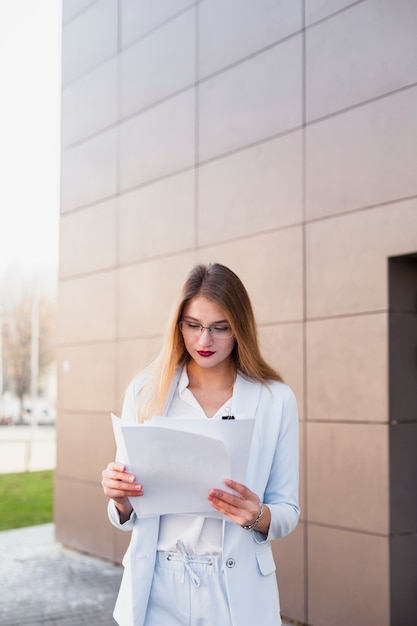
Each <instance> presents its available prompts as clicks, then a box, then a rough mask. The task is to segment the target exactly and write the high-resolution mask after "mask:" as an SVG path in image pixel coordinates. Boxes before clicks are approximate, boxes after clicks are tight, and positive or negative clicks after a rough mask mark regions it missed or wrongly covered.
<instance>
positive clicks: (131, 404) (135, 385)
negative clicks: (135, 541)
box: [107, 379, 143, 531]
mask: <svg viewBox="0 0 417 626" xmlns="http://www.w3.org/2000/svg"><path fill="white" fill-rule="evenodd" d="M142 385H143V382H142V381H138V379H135V380H133V381H132V382H131V383H130V385H129V387H128V388H127V390H126V393H125V396H124V400H123V408H122V415H121V420H122V422H123V423H125V424H134V423H136V421H137V417H136V408H137V398H138V393H139V391H140V388H141V386H142ZM117 458H119V454H118V451H116V459H117ZM107 514H108V517H109V520H110V522H111V523H112V524H113V526H115V527H116V528H120V529H121V530H125V531H130V530H132V529H133V526H134V524H135V518H136V513H135V512H134V511H132V514H131V516H130V518H129V519H128V520H127V521H126V522H125V523H124V524H122V523H121V522H120V517H119V512H118V510H117V508H116V505H115V504H114V502H113V500H109V503H108V506H107Z"/></svg>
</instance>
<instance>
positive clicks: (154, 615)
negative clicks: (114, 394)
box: [102, 263, 300, 626]
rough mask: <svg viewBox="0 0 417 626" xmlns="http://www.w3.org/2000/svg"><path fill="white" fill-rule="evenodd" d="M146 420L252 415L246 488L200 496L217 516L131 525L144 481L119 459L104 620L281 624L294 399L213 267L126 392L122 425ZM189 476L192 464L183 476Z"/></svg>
mask: <svg viewBox="0 0 417 626" xmlns="http://www.w3.org/2000/svg"><path fill="white" fill-rule="evenodd" d="M154 415H165V416H167V417H172V418H175V417H191V418H194V419H221V418H222V417H223V416H225V415H230V416H233V417H235V418H236V419H244V418H255V428H254V434H253V437H252V444H251V448H250V453H249V460H248V467H247V472H246V479H245V484H240V483H237V482H235V481H232V480H225V485H226V486H227V487H228V489H227V490H226V489H225V490H224V491H223V490H222V489H212V490H211V491H210V492H209V493H208V494H207V498H208V500H209V502H210V503H211V505H212V506H213V508H214V509H216V510H217V511H219V512H220V513H222V514H223V518H222V519H219V517H217V518H216V517H203V516H198V515H162V516H160V517H159V516H154V517H143V518H138V516H137V515H136V514H135V513H134V511H133V509H132V505H131V504H130V501H129V497H130V496H141V495H143V494H144V493H145V492H146V485H143V486H142V484H141V483H140V476H138V477H135V476H133V475H131V474H130V473H129V472H128V471H127V470H126V467H125V466H124V465H122V464H120V463H117V462H113V463H110V464H109V465H108V466H107V468H106V469H105V470H104V471H103V480H102V485H103V489H104V493H105V495H106V496H107V497H108V498H110V502H109V518H110V520H111V522H112V523H113V524H114V525H115V526H116V527H118V528H121V529H122V530H129V531H130V530H132V531H133V532H132V538H131V542H130V546H129V549H128V551H127V553H126V555H125V557H124V559H123V564H124V566H125V571H124V576H123V580H122V584H121V588H120V592H119V597H118V600H117V603H116V608H115V612H114V616H115V619H116V621H117V622H118V624H120V626H142V625H144V626H174V625H175V626H183V625H190V626H253V625H254V624H257V623H262V624H263V626H277V625H279V624H281V618H280V612H279V597H278V588H277V583H276V575H275V564H274V560H273V556H272V550H271V547H270V541H271V540H272V539H276V538H278V537H283V536H284V535H286V534H288V533H290V532H291V531H292V530H294V528H295V527H296V525H297V521H298V516H299V512H300V511H299V507H298V415H297V406H296V401H295V398H294V394H293V393H292V391H291V389H290V388H289V387H288V386H286V385H285V384H284V383H283V382H282V379H281V377H280V375H279V374H278V373H277V372H276V371H275V370H274V369H273V368H271V367H270V366H269V365H268V364H267V363H266V362H265V361H264V359H263V358H262V356H261V354H260V351H259V346H258V342H257V333H256V325H255V319H254V315H253V311H252V306H251V303H250V300H249V296H248V294H247V292H246V289H245V287H244V286H243V284H242V282H241V281H240V279H239V278H238V277H237V276H236V274H234V273H233V272H232V271H231V270H230V269H228V268H227V267H225V266H223V265H220V264H217V263H215V264H209V265H207V266H205V265H197V266H196V267H195V268H194V269H193V270H192V271H191V272H190V274H189V276H188V279H187V280H186V282H185V284H184V286H183V290H182V293H181V297H180V301H179V303H178V305H177V307H176V308H175V310H174V313H173V316H172V319H171V323H170V325H169V327H168V333H167V336H166V339H165V344H164V347H163V349H162V352H161V354H160V356H159V357H158V359H157V360H156V361H155V363H154V364H153V365H152V366H151V367H150V368H149V369H148V371H147V372H146V373H145V374H144V375H142V376H139V377H138V378H136V379H135V380H134V381H133V382H132V383H131V385H130V387H129V389H128V391H127V393H126V397H125V401H124V406H123V412H122V420H123V421H124V422H125V423H129V422H135V421H139V422H143V421H145V420H147V419H151V418H152V416H154ZM191 470H192V468H191Z"/></svg>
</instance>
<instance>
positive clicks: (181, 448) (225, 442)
mask: <svg viewBox="0 0 417 626" xmlns="http://www.w3.org/2000/svg"><path fill="white" fill-rule="evenodd" d="M112 421H113V431H114V436H115V440H116V444H117V450H118V455H117V460H118V461H120V462H121V463H123V464H124V465H126V467H127V470H128V471H129V472H130V473H132V474H134V476H135V477H136V482H138V483H141V484H142V485H143V492H144V495H143V496H137V497H133V498H130V501H131V503H132V506H133V508H134V510H135V512H136V513H137V514H138V515H140V516H146V515H163V514H168V513H176V514H183V513H191V514H194V515H199V514H201V515H205V516H206V517H207V516H209V517H222V516H221V514H220V513H218V512H217V511H216V510H215V509H214V508H213V507H212V505H211V504H210V502H209V501H208V499H207V496H208V493H209V491H210V490H211V489H213V488H218V489H223V490H226V491H227V490H228V489H227V487H226V486H225V484H224V479H225V478H232V479H233V480H236V481H237V482H240V483H244V480H245V474H246V467H247V462H248V457H249V449H250V445H251V441H252V434H253V428H254V424H255V420H254V419H236V420H203V419H202V420H199V419H192V420H191V419H181V418H170V417H154V418H153V419H152V420H151V421H149V422H146V423H145V424H129V425H123V424H122V422H121V420H120V419H119V418H117V417H116V416H115V415H112Z"/></svg>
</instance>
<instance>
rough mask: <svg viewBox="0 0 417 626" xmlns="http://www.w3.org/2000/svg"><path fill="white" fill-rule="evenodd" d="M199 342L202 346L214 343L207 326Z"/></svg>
mask: <svg viewBox="0 0 417 626" xmlns="http://www.w3.org/2000/svg"><path fill="white" fill-rule="evenodd" d="M199 343H200V344H201V345H202V346H209V345H211V344H212V343H213V338H212V336H211V332H210V331H209V330H208V329H207V328H203V330H202V331H201V333H200V338H199Z"/></svg>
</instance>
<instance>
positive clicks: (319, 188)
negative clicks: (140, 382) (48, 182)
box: [55, 0, 417, 626]
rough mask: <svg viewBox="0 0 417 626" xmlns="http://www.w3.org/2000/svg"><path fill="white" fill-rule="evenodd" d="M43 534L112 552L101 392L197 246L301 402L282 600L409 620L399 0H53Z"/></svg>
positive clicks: (405, 173)
mask: <svg viewBox="0 0 417 626" xmlns="http://www.w3.org/2000/svg"><path fill="white" fill-rule="evenodd" d="M62 65H63V90H62V178H61V188H62V201H61V228H60V291H59V358H58V371H59V377H58V425H57V437H58V438H57V444H58V458H57V469H56V491H55V521H56V532H57V538H58V540H59V541H61V542H63V543H64V544H66V545H68V546H71V547H73V548H75V549H79V550H82V551H86V552H88V553H91V554H94V555H98V556H100V557H103V558H106V559H110V560H112V561H120V559H121V557H122V554H123V551H124V549H125V548H126V545H127V540H128V538H127V537H126V536H125V535H124V533H120V532H117V531H115V530H114V529H113V528H112V527H111V526H110V524H109V523H107V517H106V502H105V498H104V496H103V494H102V489H101V486H100V480H101V471H102V469H103V468H104V467H105V466H106V465H107V463H108V462H109V461H110V460H112V459H113V457H114V443H113V436H112V431H111V423H110V412H111V411H113V412H115V413H119V412H120V407H121V402H122V398H123V391H124V389H125V388H126V386H127V384H128V382H129V381H130V379H131V377H132V376H133V375H134V374H135V373H136V372H137V371H139V370H140V369H141V368H142V367H143V366H144V365H146V364H147V363H148V362H149V360H150V359H151V358H152V357H153V356H154V355H155V354H156V353H157V351H158V348H159V345H160V340H161V337H162V335H163V332H164V325H165V322H166V320H167V318H168V313H169V310H170V306H171V302H172V299H173V296H174V295H175V294H176V293H177V291H178V288H179V286H180V284H181V283H182V281H183V279H184V277H185V274H186V272H187V271H188V270H189V268H190V267H191V266H192V265H193V264H195V263H196V262H199V261H203V262H207V261H218V262H221V263H224V264H226V265H228V266H229V267H231V268H232V269H233V270H234V271H235V272H236V273H237V274H238V275H239V276H240V277H241V278H242V280H243V281H244V283H245V285H246V286H247V288H248V291H249V293H250V295H251V298H252V301H253V304H254V308H255V313H256V317H257V320H258V323H259V334H260V340H261V344H262V347H263V351H264V355H265V356H266V357H267V359H269V360H270V361H271V363H272V364H273V365H274V366H275V367H276V368H277V369H279V370H280V371H281V372H282V374H283V376H284V378H285V380H286V381H287V382H288V383H289V384H290V385H291V386H292V388H293V389H294V391H295V393H296V395H297V398H298V403H299V409H300V427H301V428H300V437H301V442H300V443H301V508H302V516H301V520H300V524H299V526H298V528H297V530H296V531H295V532H294V533H293V534H291V535H290V536H288V537H287V538H285V539H282V540H279V541H277V542H275V545H274V550H275V554H276V563H277V577H278V581H279V586H280V592H281V602H282V612H283V615H286V616H288V617H290V618H292V619H294V620H298V621H299V622H301V623H303V624H310V625H314V626H351V625H352V624H355V625H356V626H365V625H366V626H389V625H391V626H411V625H412V624H415V623H416V620H417V600H416V598H417V565H416V563H417V461H416V459H417V454H416V451H417V371H416V370H417V367H416V359H415V354H416V352H415V350H416V342H417V314H416V306H417V305H416V291H417V289H416V288H417V166H416V163H417V148H416V146H417V3H416V2H415V1H414V0H360V1H355V2H352V1H349V0H333V1H331V0H256V1H255V0H253V1H252V2H251V1H250V0H200V1H191V0H64V2H63V63H62Z"/></svg>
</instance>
